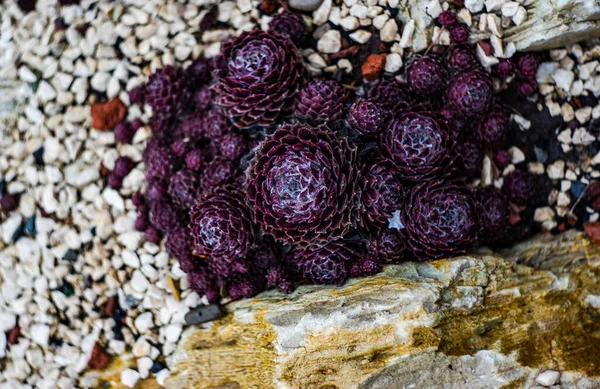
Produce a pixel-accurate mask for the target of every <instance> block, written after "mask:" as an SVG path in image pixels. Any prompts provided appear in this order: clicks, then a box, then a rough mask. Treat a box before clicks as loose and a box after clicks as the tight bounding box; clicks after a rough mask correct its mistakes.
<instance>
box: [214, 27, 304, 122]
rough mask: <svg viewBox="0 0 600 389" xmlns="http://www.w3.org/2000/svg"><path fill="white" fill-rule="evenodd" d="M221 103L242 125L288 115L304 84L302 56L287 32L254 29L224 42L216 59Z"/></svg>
mask: <svg viewBox="0 0 600 389" xmlns="http://www.w3.org/2000/svg"><path fill="white" fill-rule="evenodd" d="M215 62H216V63H217V65H218V66H217V69H216V70H215V76H216V77H217V81H216V84H215V85H214V89H215V91H217V93H218V94H219V98H218V103H219V105H220V106H221V107H222V108H223V109H224V110H225V113H226V115H227V116H228V117H230V118H231V119H232V120H233V122H234V123H235V124H236V125H237V126H238V127H240V128H248V127H251V126H253V125H255V124H260V125H264V126H269V125H272V124H273V122H274V121H275V120H276V119H277V118H278V117H284V116H287V115H289V114H290V113H291V112H292V110H293V106H294V98H295V97H296V94H297V93H298V91H299V89H300V88H301V87H302V83H303V80H304V75H305V69H304V64H303V62H302V58H301V56H300V54H299V52H298V50H297V49H296V47H295V46H294V44H293V43H292V42H291V41H290V40H289V38H288V37H287V36H284V35H281V34H279V33H277V32H273V31H271V32H265V31H261V30H260V29H254V30H252V31H249V32H244V33H242V34H241V35H240V36H238V37H237V38H235V39H231V40H229V41H226V42H224V43H223V45H222V48H221V54H220V55H219V57H218V58H217V59H216V61H215Z"/></svg>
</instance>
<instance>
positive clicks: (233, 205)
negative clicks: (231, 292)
mask: <svg viewBox="0 0 600 389" xmlns="http://www.w3.org/2000/svg"><path fill="white" fill-rule="evenodd" d="M189 227H190V230H191V232H192V237H193V239H194V249H195V250H196V252H198V254H200V255H206V256H209V257H210V258H212V259H214V260H218V261H221V263H223V264H229V263H232V262H233V261H234V260H236V259H238V258H241V257H244V256H245V255H246V254H248V252H249V251H250V249H251V248H252V245H253V244H254V241H255V237H256V227H255V225H254V223H253V221H252V215H251V214H250V210H249V209H248V207H246V205H245V201H244V196H243V194H242V193H241V192H240V191H238V190H237V189H236V188H234V187H218V188H215V189H214V190H213V191H211V192H208V193H205V194H203V195H201V196H200V198H199V199H198V201H197V202H196V204H194V206H193V207H192V209H191V211H190V224H189Z"/></svg>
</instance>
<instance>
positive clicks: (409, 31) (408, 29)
mask: <svg viewBox="0 0 600 389" xmlns="http://www.w3.org/2000/svg"><path fill="white" fill-rule="evenodd" d="M415 26H416V24H415V21H414V19H411V20H409V21H408V23H406V26H404V29H403V30H402V37H401V38H400V47H402V48H405V49H406V48H409V47H411V46H412V42H413V35H414V34H415Z"/></svg>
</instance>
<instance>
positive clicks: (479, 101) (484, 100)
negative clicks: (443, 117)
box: [446, 70, 494, 118]
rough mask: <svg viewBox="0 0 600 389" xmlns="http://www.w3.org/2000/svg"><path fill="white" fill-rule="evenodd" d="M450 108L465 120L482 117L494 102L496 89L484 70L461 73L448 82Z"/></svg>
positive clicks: (447, 95) (447, 93) (447, 96)
mask: <svg viewBox="0 0 600 389" xmlns="http://www.w3.org/2000/svg"><path fill="white" fill-rule="evenodd" d="M446 99H447V101H448V106H449V107H450V108H451V109H453V110H454V111H455V112H457V113H458V114H459V115H460V116H462V117H465V118H474V117H477V116H481V115H483V114H484V113H486V112H487V111H488V109H489V108H490V106H491V105H492V103H493V100H494V87H493V85H492V80H491V78H490V76H489V75H488V74H487V73H485V72H484V71H482V70H470V71H467V72H464V73H459V74H457V75H456V76H454V77H452V78H451V79H450V81H449V82H448V89H447V92H446Z"/></svg>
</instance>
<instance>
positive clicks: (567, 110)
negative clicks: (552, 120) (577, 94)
mask: <svg viewBox="0 0 600 389" xmlns="http://www.w3.org/2000/svg"><path fill="white" fill-rule="evenodd" d="M560 113H561V115H562V117H563V120H564V121H565V123H568V122H570V121H571V120H573V119H575V110H574V109H573V107H572V106H571V105H570V104H569V103H564V104H563V105H562V106H561V107H560Z"/></svg>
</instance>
